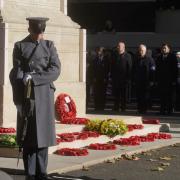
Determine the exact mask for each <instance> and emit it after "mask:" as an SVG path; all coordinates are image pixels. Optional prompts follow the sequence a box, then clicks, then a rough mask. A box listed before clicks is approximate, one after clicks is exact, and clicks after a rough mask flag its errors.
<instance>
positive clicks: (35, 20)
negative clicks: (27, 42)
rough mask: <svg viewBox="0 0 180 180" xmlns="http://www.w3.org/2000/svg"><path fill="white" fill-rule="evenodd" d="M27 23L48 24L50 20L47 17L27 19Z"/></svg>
mask: <svg viewBox="0 0 180 180" xmlns="http://www.w3.org/2000/svg"><path fill="white" fill-rule="evenodd" d="M26 20H27V21H31V22H46V21H48V20H49V18H47V17H28V18H26Z"/></svg>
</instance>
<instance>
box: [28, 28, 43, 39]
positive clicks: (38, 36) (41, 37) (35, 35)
mask: <svg viewBox="0 0 180 180" xmlns="http://www.w3.org/2000/svg"><path fill="white" fill-rule="evenodd" d="M28 31H29V33H30V35H31V37H32V38H33V39H34V40H41V39H43V38H44V33H38V34H37V33H34V32H33V31H32V30H31V29H30V28H29V29H28Z"/></svg>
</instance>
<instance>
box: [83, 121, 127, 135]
mask: <svg viewBox="0 0 180 180" xmlns="http://www.w3.org/2000/svg"><path fill="white" fill-rule="evenodd" d="M85 129H87V130H90V131H97V132H99V133H100V134H104V135H108V136H116V135H123V134H125V133H126V132H127V131H128V127H127V125H126V124H125V123H124V122H123V121H122V120H118V119H107V120H97V119H96V120H91V121H89V122H88V123H87V125H86V127H85Z"/></svg>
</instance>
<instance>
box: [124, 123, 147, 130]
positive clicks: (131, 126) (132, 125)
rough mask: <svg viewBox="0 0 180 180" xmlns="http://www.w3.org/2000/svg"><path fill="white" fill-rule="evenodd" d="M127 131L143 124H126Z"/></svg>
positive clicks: (141, 127) (140, 127)
mask: <svg viewBox="0 0 180 180" xmlns="http://www.w3.org/2000/svg"><path fill="white" fill-rule="evenodd" d="M127 126H128V131H133V130H135V129H143V128H144V126H143V125H142V124H128V125H127Z"/></svg>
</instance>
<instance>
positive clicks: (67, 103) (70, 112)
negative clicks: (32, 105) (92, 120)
mask: <svg viewBox="0 0 180 180" xmlns="http://www.w3.org/2000/svg"><path fill="white" fill-rule="evenodd" d="M55 107H56V112H57V115H58V117H59V121H61V120H64V119H68V118H69V119H73V118H75V117H76V105H75V102H74V101H73V99H72V98H71V97H70V96H69V95H67V94H64V93H62V94H60V95H59V96H58V97H57V99H56V102H55Z"/></svg>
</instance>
